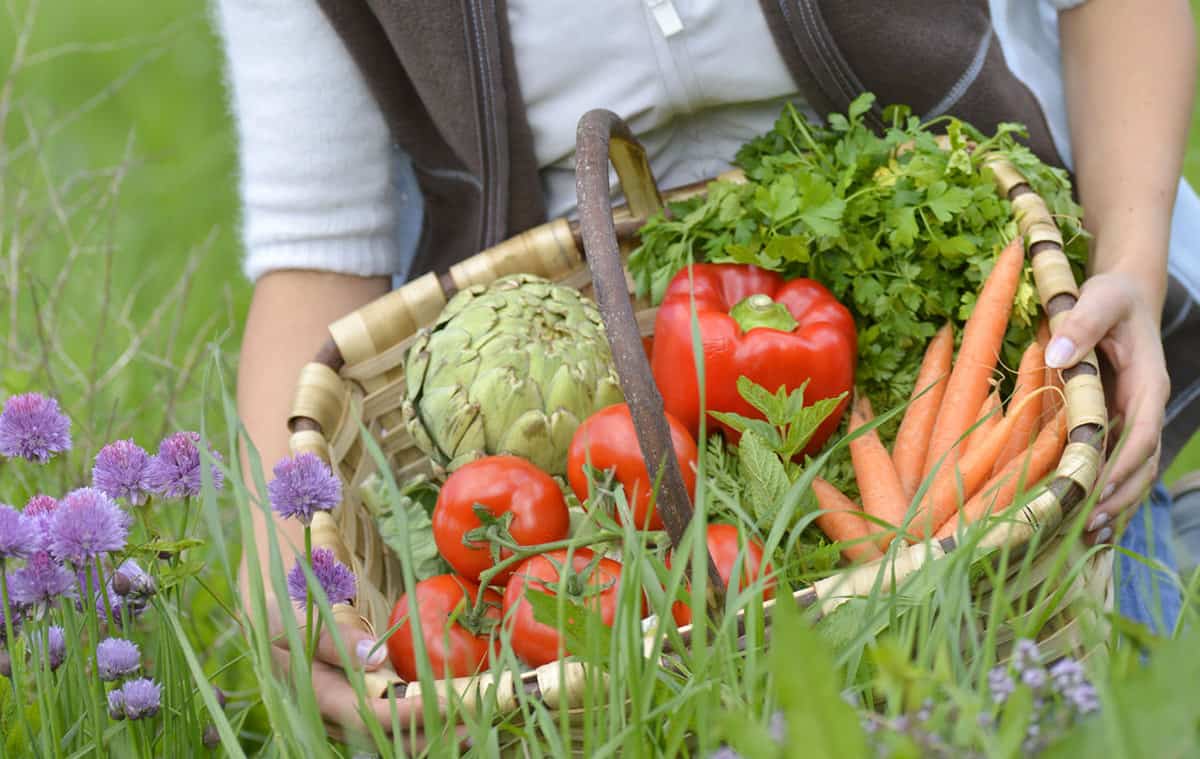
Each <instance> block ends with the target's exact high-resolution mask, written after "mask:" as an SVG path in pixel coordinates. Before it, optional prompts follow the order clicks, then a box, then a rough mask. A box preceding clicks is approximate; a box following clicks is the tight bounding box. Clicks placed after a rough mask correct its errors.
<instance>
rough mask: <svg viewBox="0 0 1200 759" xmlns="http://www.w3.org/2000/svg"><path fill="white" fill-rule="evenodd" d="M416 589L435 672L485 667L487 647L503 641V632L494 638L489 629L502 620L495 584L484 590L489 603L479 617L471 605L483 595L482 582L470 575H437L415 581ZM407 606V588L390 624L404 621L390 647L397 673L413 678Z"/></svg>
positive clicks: (442, 673) (436, 674)
mask: <svg viewBox="0 0 1200 759" xmlns="http://www.w3.org/2000/svg"><path fill="white" fill-rule="evenodd" d="M414 592H415V593H416V594H417V598H416V601H417V610H418V612H419V614H420V620H421V635H422V637H423V639H424V641H425V653H426V654H428V656H429V664H430V666H431V667H432V669H433V675H434V677H466V676H467V675H473V674H475V673H476V672H478V671H479V670H481V669H483V668H484V667H485V666H486V665H487V662H488V653H489V652H490V651H492V650H493V649H495V648H496V647H497V645H498V644H499V638H493V637H492V636H491V635H490V634H489V629H490V627H492V626H494V625H495V624H496V623H498V622H499V621H500V604H501V601H502V599H501V598H500V594H499V593H497V592H496V591H494V590H492V589H491V588H488V589H486V590H484V591H483V600H484V604H485V606H484V607H483V613H482V614H481V615H479V617H477V616H476V615H474V614H473V613H472V608H473V605H474V603H475V601H476V599H477V598H478V597H479V586H478V585H476V584H475V583H473V582H471V581H470V580H465V579H463V578H461V577H458V576H457V575H436V576H434V577H430V578H428V579H425V580H422V581H420V582H419V583H417V586H416V589H415V590H414ZM408 611H409V609H408V595H407V594H405V595H403V596H401V597H400V600H399V601H397V602H396V606H395V607H394V608H393V609H392V616H391V617H390V618H389V619H388V629H391V628H392V627H393V626H395V624H396V623H397V622H400V621H401V620H404V623H403V624H401V625H400V626H399V627H398V628H396V631H395V632H394V633H392V635H391V637H389V638H388V640H387V647H388V654H389V655H390V656H391V659H392V666H393V667H395V668H396V672H397V674H399V675H400V676H401V677H403V678H404V679H405V680H408V681H410V682H411V681H413V680H416V679H417V660H416V651H415V649H414V648H413V631H412V627H411V625H410V624H409V621H408V620H409V615H408ZM451 615H453V616H454V620H455V621H453V622H451V621H450V618H451Z"/></svg>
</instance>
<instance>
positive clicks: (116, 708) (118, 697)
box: [108, 688, 125, 722]
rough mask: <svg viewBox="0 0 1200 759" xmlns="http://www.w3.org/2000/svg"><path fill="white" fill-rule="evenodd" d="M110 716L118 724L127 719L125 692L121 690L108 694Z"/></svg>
mask: <svg viewBox="0 0 1200 759" xmlns="http://www.w3.org/2000/svg"><path fill="white" fill-rule="evenodd" d="M108 716H109V717H111V718H112V719H114V720H116V721H118V722H120V721H121V720H123V719H125V691H123V690H121V689H120V688H117V689H116V690H112V691H109V692H108Z"/></svg>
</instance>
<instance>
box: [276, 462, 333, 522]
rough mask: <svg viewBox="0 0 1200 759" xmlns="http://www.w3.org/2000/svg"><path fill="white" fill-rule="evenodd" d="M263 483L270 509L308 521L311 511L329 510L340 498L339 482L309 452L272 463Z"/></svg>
mask: <svg viewBox="0 0 1200 759" xmlns="http://www.w3.org/2000/svg"><path fill="white" fill-rule="evenodd" d="M274 472H275V479H273V480H271V482H270V484H268V485H267V495H268V496H269V497H270V501H271V508H272V509H274V510H275V511H276V512H277V513H278V514H279V516H281V517H284V518H285V519H287V518H294V519H298V520H300V521H301V522H303V523H304V524H311V523H312V518H313V514H314V513H316V512H318V511H329V510H331V509H333V507H334V506H337V505H338V503H339V502H340V501H341V500H342V484H341V483H340V482H338V479H337V477H334V476H333V472H332V471H331V470H330V469H329V466H328V465H327V464H326V463H325V462H324V461H321V459H319V458H317V457H316V455H314V454H312V453H302V454H300V455H299V456H296V457H295V458H286V459H283V460H281V461H280V462H279V463H278V464H276V465H275V469H274Z"/></svg>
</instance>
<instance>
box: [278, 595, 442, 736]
mask: <svg viewBox="0 0 1200 759" xmlns="http://www.w3.org/2000/svg"><path fill="white" fill-rule="evenodd" d="M267 607H268V609H269V612H268V616H269V620H268V625H269V627H268V629H269V631H270V634H271V657H272V659H273V660H274V663H275V666H276V668H277V670H278V671H279V672H281V673H290V672H292V669H291V665H290V661H291V656H292V654H291V651H290V650H289V646H288V639H287V636H286V635H284V633H283V630H284V626H283V617H282V616H281V615H282V614H283V613H290V614H294V615H295V617H296V623H297V625H298V626H299V628H300V630H301V635H303V631H304V624H305V623H304V612H303V610H298V609H297V608H296V606H295V605H294V604H292V603H291V602H290V601H288V602H286V603H285V604H284V605H283V609H282V610H281V608H280V605H279V604H277V603H275V602H274V599H273V597H271V596H268V598H267ZM337 629H338V633H339V635H340V637H341V639H342V643H343V644H344V646H345V650H346V653H347V654H348V655H349V656H350V657H351V659H352V660H353V661H354V662H355V664H356V665H357V666H360V667H361V668H362V669H363V670H364V671H367V672H372V671H375V670H378V669H379V668H380V667H382V666H383V664H384V663H385V662H386V661H387V648H386V646H385V645H384V644H383V643H382V642H379V643H378V644H377V641H376V640H375V639H374V638H372V637H371V636H370V635H368V634H367V633H366V632H364V631H362V630H359V629H357V628H355V627H352V626H350V625H344V624H343V625H338V626H337ZM300 655H301V656H303V655H304V654H303V653H301V654H300ZM312 688H313V693H314V694H315V696H316V700H317V708H318V709H319V710H320V712H321V716H322V717H323V719H324V721H325V726H326V730H327V732H328V733H329V736H330V737H331V738H333V739H334V740H338V741H346V740H348V739H350V738H352V737H355V736H365V735H366V734H367V727H366V723H365V721H364V719H375V720H377V721H378V722H379V724H380V725H382V727H383V729H384V732H385V733H387V734H389V735H391V734H392V729H393V724H395V725H396V726H398V727H399V728H400V729H401V730H403V731H405V733H406V735H405V737H404V738H403V745H404V746H405V748H406V749H408V750H410V751H422V750H424V748H425V747H426V745H427V743H428V740H427V738H426V736H425V734H424V731H423V729H422V722H423V717H424V713H423V705H422V702H421V700H420V699H416V698H411V699H406V698H381V697H378V695H377V694H371V693H368V694H367V697H366V699H365V706H366V710H367V713H366V714H365V715H364V714H363V713H362V712H361V711H360V710H359V701H358V694H357V693H355V691H354V688H353V686H351V684H350V682H349V680H347V679H346V675H345V673H344V671H343V667H342V657H341V655H340V654H339V653H338V647H337V645H336V644H335V643H334V640H333V635H332V634H331V633H330V632H329V630H328V626H323V629H322V632H321V637H320V639H319V640H318V641H317V646H316V649H315V651H314V654H313V662H312ZM393 712H394V714H395V720H396V721H395V723H393ZM463 730H464V729H463V728H461V727H459V728H457V732H458V738H459V739H462V738H463V737H464V736H465V733H464V732H463Z"/></svg>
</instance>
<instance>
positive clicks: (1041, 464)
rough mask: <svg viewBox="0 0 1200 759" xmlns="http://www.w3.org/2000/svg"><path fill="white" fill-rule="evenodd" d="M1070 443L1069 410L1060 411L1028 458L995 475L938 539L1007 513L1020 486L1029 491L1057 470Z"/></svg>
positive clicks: (949, 520)
mask: <svg viewBox="0 0 1200 759" xmlns="http://www.w3.org/2000/svg"><path fill="white" fill-rule="evenodd" d="M1066 442H1067V412H1066V409H1060V410H1059V412H1058V413H1057V414H1055V415H1054V419H1052V420H1051V422H1050V423H1049V424H1047V425H1046V426H1045V427H1043V428H1042V431H1041V432H1039V433H1038V436H1037V440H1035V441H1033V446H1032V447H1030V448H1028V449H1026V450H1027V453H1026V455H1024V456H1020V457H1018V458H1015V459H1013V460H1012V461H1010V462H1008V464H1007V465H1006V466H1005V467H1004V469H1002V470H1000V472H998V473H997V474H995V475H993V476H992V478H991V479H990V480H988V482H987V484H986V485H984V486H983V489H982V490H980V491H979V492H978V493H976V494H975V495H974V496H973V497H972V498H971V500H969V501H967V502H966V504H964V505H963V507H962V511H960V512H959V513H957V514H951V515H950V517H949V519H947V520H946V521H945V523H944V524H943V525H942V526H941V527H940V528H938V531H937V534H936V537H938V538H945V537H949V536H951V535H953V534H955V532H957V531H958V528H959V525H960V524H962V523H963V522H964V521H965V522H966V523H968V524H969V523H971V522H974V521H976V520H978V519H981V518H983V517H985V516H987V515H988V514H989V513H991V514H998V513H1001V512H1003V511H1004V510H1005V509H1007V508H1008V507H1009V506H1010V505H1011V504H1012V502H1013V498H1015V497H1016V495H1017V486H1018V485H1025V486H1026V487H1028V486H1030V485H1032V484H1033V483H1035V482H1037V481H1038V480H1040V479H1042V478H1043V477H1045V476H1046V475H1047V474H1049V473H1050V472H1051V470H1053V469H1054V467H1055V465H1056V464H1057V463H1058V460H1059V458H1061V456H1062V450H1063V446H1064V445H1065V444H1066Z"/></svg>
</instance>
